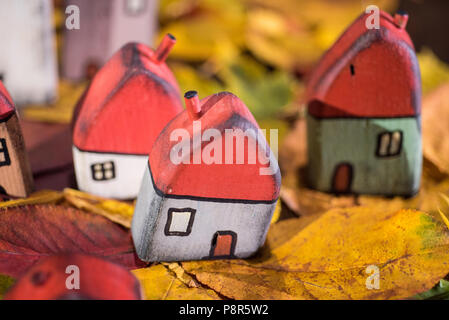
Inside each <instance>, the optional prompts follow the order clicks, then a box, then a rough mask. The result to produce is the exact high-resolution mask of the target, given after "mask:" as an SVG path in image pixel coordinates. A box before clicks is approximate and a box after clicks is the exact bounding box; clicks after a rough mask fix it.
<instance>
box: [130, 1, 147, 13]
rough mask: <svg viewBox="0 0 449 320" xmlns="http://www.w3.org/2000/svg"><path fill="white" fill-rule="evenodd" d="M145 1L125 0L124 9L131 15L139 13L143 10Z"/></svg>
mask: <svg viewBox="0 0 449 320" xmlns="http://www.w3.org/2000/svg"><path fill="white" fill-rule="evenodd" d="M146 2H147V0H125V11H126V13H127V14H129V15H132V16H135V15H139V14H141V13H143V12H144V11H145V9H146Z"/></svg>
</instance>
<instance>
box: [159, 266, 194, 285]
mask: <svg viewBox="0 0 449 320" xmlns="http://www.w3.org/2000/svg"><path fill="white" fill-rule="evenodd" d="M162 265H164V266H165V267H167V268H168V269H169V270H170V271H172V272H173V273H174V274H175V275H176V277H177V278H178V280H180V281H181V282H182V283H184V284H185V285H186V286H187V287H189V288H198V287H200V285H199V284H198V282H196V280H195V279H194V278H192V276H190V275H189V274H187V273H186V272H185V270H184V269H183V268H182V267H181V266H180V264H179V263H177V262H173V263H162Z"/></svg>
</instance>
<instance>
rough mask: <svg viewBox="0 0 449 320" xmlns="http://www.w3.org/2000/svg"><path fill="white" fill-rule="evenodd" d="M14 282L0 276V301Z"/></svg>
mask: <svg viewBox="0 0 449 320" xmlns="http://www.w3.org/2000/svg"><path fill="white" fill-rule="evenodd" d="M14 282H15V280H14V278H11V277H9V276H5V275H0V300H1V299H3V296H4V295H5V293H6V292H7V291H8V290H9V288H11V287H12V285H13V284H14Z"/></svg>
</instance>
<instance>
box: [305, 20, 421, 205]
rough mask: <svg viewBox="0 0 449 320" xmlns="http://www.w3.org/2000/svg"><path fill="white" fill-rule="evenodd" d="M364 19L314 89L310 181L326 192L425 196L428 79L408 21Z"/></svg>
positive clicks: (330, 58) (316, 77)
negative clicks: (424, 88)
mask: <svg viewBox="0 0 449 320" xmlns="http://www.w3.org/2000/svg"><path fill="white" fill-rule="evenodd" d="M368 17H369V15H368V14H363V15H362V16H361V17H359V18H358V19H357V20H356V21H355V22H354V24H353V25H352V26H350V27H349V28H348V30H347V31H346V32H345V33H344V34H343V35H342V36H341V37H340V39H339V40H338V41H337V42H336V44H335V45H334V46H333V47H332V48H331V49H330V50H329V51H328V52H327V53H326V54H325V56H324V57H323V58H322V60H321V62H320V63H319V65H318V67H317V69H316V70H315V72H314V73H313V75H312V77H311V79H310V81H309V83H308V88H307V99H308V100H307V103H308V112H307V133H308V157H309V166H308V179H309V182H310V184H311V186H312V187H313V188H315V189H318V190H321V191H325V192H335V193H360V194H382V195H401V196H410V195H413V194H415V193H416V192H417V191H418V190H419V186H420V177H421V167H422V145H421V79H420V71H419V66H418V61H417V58H416V54H415V50H414V46H413V43H412V41H411V39H410V37H409V35H408V34H407V32H406V30H405V25H406V22H407V19H408V16H407V15H406V14H403V13H402V14H399V13H398V14H396V15H395V16H394V17H392V16H390V15H389V14H387V13H384V12H381V13H380V28H379V29H368V28H367V27H366V23H365V21H366V19H367V18H368Z"/></svg>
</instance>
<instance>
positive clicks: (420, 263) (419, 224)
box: [182, 207, 449, 299]
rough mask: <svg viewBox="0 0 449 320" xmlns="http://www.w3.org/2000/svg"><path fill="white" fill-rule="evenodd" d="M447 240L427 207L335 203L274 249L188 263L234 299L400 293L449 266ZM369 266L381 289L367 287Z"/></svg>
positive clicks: (417, 288) (409, 292) (427, 283)
mask: <svg viewBox="0 0 449 320" xmlns="http://www.w3.org/2000/svg"><path fill="white" fill-rule="evenodd" d="M299 220H300V219H299ZM448 245H449V231H448V230H447V228H446V227H445V226H444V225H442V224H440V223H438V222H436V221H435V220H434V219H433V218H432V217H430V216H429V215H427V214H425V213H422V212H419V211H412V210H401V211H398V212H396V213H391V211H387V212H384V211H383V210H382V209H377V210H376V209H372V208H366V207H354V208H346V209H334V210H330V211H329V212H327V213H325V214H324V215H322V216H321V217H320V218H318V219H317V220H315V221H314V222H312V223H311V224H310V225H308V226H306V227H305V228H304V229H302V231H300V232H299V233H298V234H297V235H295V236H294V237H292V238H291V239H290V240H288V241H286V242H284V243H283V244H282V245H280V246H278V247H275V248H274V249H272V250H271V251H270V255H269V256H266V257H262V258H261V257H258V258H257V257H256V258H254V259H252V260H251V259H250V260H222V261H207V262H206V261H202V262H185V263H182V266H183V268H184V269H185V270H186V271H187V272H188V273H189V274H193V275H195V278H196V279H197V280H198V282H199V283H201V284H204V285H207V286H208V287H210V288H211V289H214V290H216V291H217V292H219V293H220V294H222V295H223V296H226V297H230V298H234V299H401V298H407V297H410V296H413V295H414V294H417V293H420V292H423V291H426V290H428V289H430V288H432V287H433V286H434V285H435V284H436V283H437V282H438V281H439V280H440V279H441V278H443V277H444V276H445V275H446V274H447V273H448V272H449V266H448V265H447V261H448V258H449V251H448ZM370 268H374V269H376V268H377V270H378V271H379V288H378V289H370V288H369V287H368V286H367V281H368V280H369V277H370V274H369V273H367V272H368V271H369V270H371V269H370Z"/></svg>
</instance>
